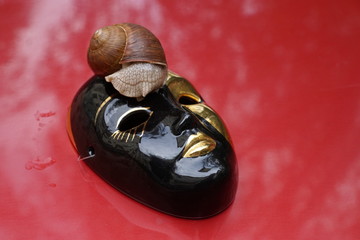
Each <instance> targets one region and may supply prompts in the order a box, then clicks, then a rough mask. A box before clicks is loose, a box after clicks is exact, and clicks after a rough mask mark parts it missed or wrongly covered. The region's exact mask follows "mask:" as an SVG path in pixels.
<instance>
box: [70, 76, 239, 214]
mask: <svg viewBox="0 0 360 240" xmlns="http://www.w3.org/2000/svg"><path fill="white" fill-rule="evenodd" d="M174 89H177V90H176V92H174ZM186 94H187V95H188V96H192V100H193V101H185V100H184V99H181V96H185V95H186ZM179 100H181V101H179ZM194 106H197V107H198V108H200V107H202V108H203V109H206V114H205V115H204V114H203V113H204V111H194V110H193V109H194ZM213 115H215V116H216V119H217V123H216V124H214V122H215V121H214V120H213V119H214V117H213ZM219 126H220V127H219ZM67 129H68V133H69V137H70V139H71V141H72V143H73V145H74V146H75V148H76V150H77V151H78V153H79V155H80V157H81V158H84V162H85V163H86V164H87V165H88V166H89V167H90V168H91V169H92V170H93V171H94V172H95V173H97V174H98V175H99V176H100V177H101V178H103V179H104V180H105V181H107V182H108V183H109V184H111V185H112V186H113V187H115V188H116V189H118V190H119V191H121V192H123V193H125V194H126V195H128V196H129V197H131V198H133V199H135V200H137V201H139V202H141V203H143V204H145V205H147V206H149V207H151V208H154V209H156V210H159V211H161V212H164V213H167V214H170V215H174V216H178V217H183V218H206V217H210V216H213V215H215V214H217V213H219V212H221V211H223V210H224V209H226V208H227V207H228V206H229V205H230V203H231V202H232V201H233V199H234V197H235V193H236V188H237V166H236V158H235V154H234V152H233V149H232V146H231V144H230V142H229V141H228V139H229V138H228V134H227V132H226V128H225V126H224V125H223V123H222V122H221V120H220V118H219V117H218V116H217V114H216V113H215V112H214V111H212V109H211V108H210V107H208V106H207V105H206V104H205V103H204V101H203V100H202V99H201V97H200V95H198V93H197V92H196V90H195V89H194V88H193V87H192V86H191V84H190V83H189V82H187V81H186V80H185V79H183V78H181V77H179V76H177V75H174V74H172V73H170V74H169V76H168V80H167V81H166V83H165V86H163V87H162V88H161V89H159V90H158V91H156V92H153V93H150V94H149V95H147V96H146V97H145V98H144V99H142V100H141V101H138V100H136V99H134V98H128V97H124V96H121V95H119V94H118V93H117V92H116V90H115V89H114V88H113V87H112V86H111V84H110V83H107V82H106V81H105V80H104V79H103V78H101V77H93V78H91V79H90V80H89V81H88V82H87V83H85V84H84V86H83V87H82V88H81V89H80V90H79V91H78V93H77V94H76V96H75V98H74V100H73V102H72V105H71V108H70V111H69V117H68V128H67ZM222 129H224V130H222ZM89 149H90V150H91V152H90V150H89Z"/></svg>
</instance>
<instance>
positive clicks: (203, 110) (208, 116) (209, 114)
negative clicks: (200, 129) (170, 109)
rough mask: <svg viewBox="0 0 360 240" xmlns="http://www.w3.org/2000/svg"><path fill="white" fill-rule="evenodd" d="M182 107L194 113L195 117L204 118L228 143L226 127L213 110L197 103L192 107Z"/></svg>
mask: <svg viewBox="0 0 360 240" xmlns="http://www.w3.org/2000/svg"><path fill="white" fill-rule="evenodd" d="M184 107H185V108H186V109H188V110H190V111H191V112H193V113H195V114H196V115H198V116H200V117H202V118H204V119H205V120H206V121H207V122H209V123H210V124H211V125H212V126H213V127H214V128H216V130H218V132H219V133H221V134H222V135H223V136H224V137H225V138H226V140H228V142H230V137H229V134H228V132H227V130H226V127H225V125H224V123H223V122H222V120H221V119H220V117H219V115H217V114H216V113H215V111H214V110H213V109H211V108H210V107H209V106H207V105H205V104H203V103H199V104H194V105H184Z"/></svg>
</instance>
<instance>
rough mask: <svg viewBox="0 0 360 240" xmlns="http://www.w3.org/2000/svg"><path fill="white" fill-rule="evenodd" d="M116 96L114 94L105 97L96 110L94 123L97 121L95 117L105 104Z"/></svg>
mask: <svg viewBox="0 0 360 240" xmlns="http://www.w3.org/2000/svg"><path fill="white" fill-rule="evenodd" d="M116 95H117V94H116V93H114V94H112V95H111V96H109V97H107V98H106V99H105V100H104V101H103V102H102V103H101V105H100V107H99V108H98V110H97V111H96V114H95V119H94V122H95V123H96V121H97V117H98V115H99V113H100V111H101V109H102V108H103V107H104V106H105V104H106V103H108V102H109V101H110V100H111V99H113V98H114V97H115V96H116Z"/></svg>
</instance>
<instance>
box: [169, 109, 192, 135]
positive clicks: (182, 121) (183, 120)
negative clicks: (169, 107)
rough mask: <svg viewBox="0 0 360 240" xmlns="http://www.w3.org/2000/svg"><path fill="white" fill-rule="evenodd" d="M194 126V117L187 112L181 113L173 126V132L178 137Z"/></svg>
mask: <svg viewBox="0 0 360 240" xmlns="http://www.w3.org/2000/svg"><path fill="white" fill-rule="evenodd" d="M195 125H196V123H195V117H194V116H192V115H191V114H190V113H189V112H187V111H183V113H182V114H181V115H180V117H179V118H178V119H177V121H176V122H175V123H174V125H173V132H174V134H175V135H180V134H181V133H182V132H183V131H185V130H187V129H192V128H194V127H195Z"/></svg>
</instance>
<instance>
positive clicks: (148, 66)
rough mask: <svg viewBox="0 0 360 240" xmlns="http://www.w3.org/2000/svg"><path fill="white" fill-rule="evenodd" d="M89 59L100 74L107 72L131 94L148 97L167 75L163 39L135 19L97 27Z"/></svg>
mask: <svg viewBox="0 0 360 240" xmlns="http://www.w3.org/2000/svg"><path fill="white" fill-rule="evenodd" d="M88 63H89V66H90V67H91V69H92V70H93V71H94V73H95V74H96V75H99V76H104V77H105V79H106V81H108V82H111V83H112V84H113V86H114V87H115V88H116V89H117V90H118V91H119V92H120V93H121V94H122V95H125V96H128V97H145V96H146V95H147V94H148V93H149V92H151V91H154V90H156V89H158V88H160V87H161V86H162V85H163V84H164V81H165V79H166V77H167V63H166V58H165V53H164V50H163V48H162V46H161V44H160V41H159V40H158V39H157V38H156V37H155V35H154V34H152V33H151V32H150V31H149V30H148V29H146V28H144V27H142V26H140V25H137V24H132V23H123V24H115V25H111V26H106V27H103V28H101V29H99V30H97V31H96V32H95V33H94V35H93V36H92V38H91V40H90V46H89V49H88Z"/></svg>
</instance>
